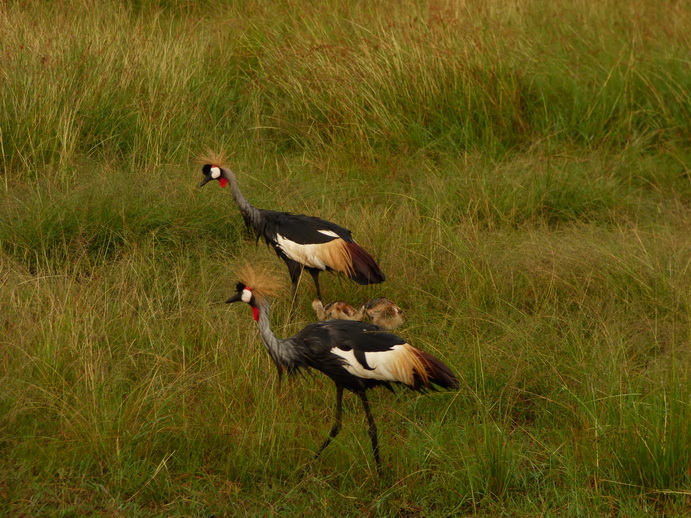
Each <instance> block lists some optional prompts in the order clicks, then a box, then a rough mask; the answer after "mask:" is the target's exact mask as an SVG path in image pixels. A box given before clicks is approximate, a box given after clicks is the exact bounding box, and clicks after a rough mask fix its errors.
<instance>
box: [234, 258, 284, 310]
mask: <svg viewBox="0 0 691 518" xmlns="http://www.w3.org/2000/svg"><path fill="white" fill-rule="evenodd" d="M238 274H239V277H240V282H238V283H237V284H236V285H235V294H234V295H233V296H232V297H230V298H229V299H228V300H226V302H227V303H228V304H232V303H233V302H244V303H245V304H249V306H250V307H251V308H252V316H254V319H255V320H259V306H260V302H261V301H262V300H263V299H265V298H266V297H272V296H276V295H279V294H280V293H281V292H282V291H283V284H282V283H281V282H280V281H278V280H277V279H276V278H275V277H274V276H273V274H271V272H270V270H269V269H268V268H267V267H265V266H263V265H261V264H256V265H254V266H250V265H245V266H244V267H242V268H241V269H240V270H239V271H238Z"/></svg>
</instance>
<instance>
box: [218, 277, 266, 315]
mask: <svg viewBox="0 0 691 518" xmlns="http://www.w3.org/2000/svg"><path fill="white" fill-rule="evenodd" d="M235 289H236V293H235V294H234V295H233V296H232V297H230V298H229V299H228V300H226V304H232V303H233V302H244V303H245V304H249V305H250V307H251V308H252V316H253V317H254V319H255V320H259V307H258V306H257V297H256V296H255V295H254V293H252V288H250V287H249V286H245V284H244V283H242V282H238V283H237V285H236V286H235Z"/></svg>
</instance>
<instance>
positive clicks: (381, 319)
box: [312, 297, 407, 331]
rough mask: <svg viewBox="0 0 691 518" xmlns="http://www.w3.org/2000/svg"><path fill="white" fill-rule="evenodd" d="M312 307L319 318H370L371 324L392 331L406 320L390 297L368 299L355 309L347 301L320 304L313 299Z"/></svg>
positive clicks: (360, 319) (320, 302) (319, 301)
mask: <svg viewBox="0 0 691 518" xmlns="http://www.w3.org/2000/svg"><path fill="white" fill-rule="evenodd" d="M312 308H313V309H314V312H315V313H316V314H317V318H318V319H319V320H332V319H342V320H358V321H361V322H362V321H364V320H371V321H372V323H373V324H375V325H378V326H379V327H383V328H384V329H386V330H388V331H392V330H394V329H396V328H397V327H400V326H401V325H402V324H403V322H405V320H406V318H407V317H406V314H405V313H404V312H403V310H402V309H401V308H400V307H398V305H397V304H395V303H394V302H393V301H391V300H390V299H387V298H386V297H377V298H376V299H370V300H368V301H367V302H365V304H364V305H363V306H362V307H361V308H360V309H357V310H356V309H355V308H354V307H353V306H351V305H350V304H348V303H347V302H342V301H340V300H339V301H336V302H331V303H330V304H327V305H326V306H325V305H324V304H322V301H321V300H313V301H312Z"/></svg>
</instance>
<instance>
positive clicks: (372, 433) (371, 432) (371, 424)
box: [358, 392, 381, 475]
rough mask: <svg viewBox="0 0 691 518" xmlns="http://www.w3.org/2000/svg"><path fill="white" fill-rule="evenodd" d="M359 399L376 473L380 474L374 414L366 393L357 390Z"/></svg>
mask: <svg viewBox="0 0 691 518" xmlns="http://www.w3.org/2000/svg"><path fill="white" fill-rule="evenodd" d="M358 395H359V396H360V399H362V406H364V407H365V413H366V414H367V422H369V437H370V439H371V440H372V451H374V460H375V461H376V462H377V473H379V474H380V475H381V459H380V458H379V441H378V439H377V425H376V423H375V422H374V416H373V415H372V412H371V411H370V409H369V403H368V402H367V394H366V393H365V392H358Z"/></svg>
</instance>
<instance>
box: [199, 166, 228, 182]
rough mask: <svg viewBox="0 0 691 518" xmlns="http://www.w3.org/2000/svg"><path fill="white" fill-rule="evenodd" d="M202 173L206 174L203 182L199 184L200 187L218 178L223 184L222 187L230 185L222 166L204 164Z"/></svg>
mask: <svg viewBox="0 0 691 518" xmlns="http://www.w3.org/2000/svg"><path fill="white" fill-rule="evenodd" d="M202 174H203V175H204V179H203V180H202V183H200V184H199V187H204V186H205V185H206V184H207V183H209V182H210V181H211V180H218V183H219V184H220V185H221V187H225V186H226V185H228V180H227V179H226V178H225V176H223V172H222V170H221V166H218V165H214V164H204V165H203V166H202Z"/></svg>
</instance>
